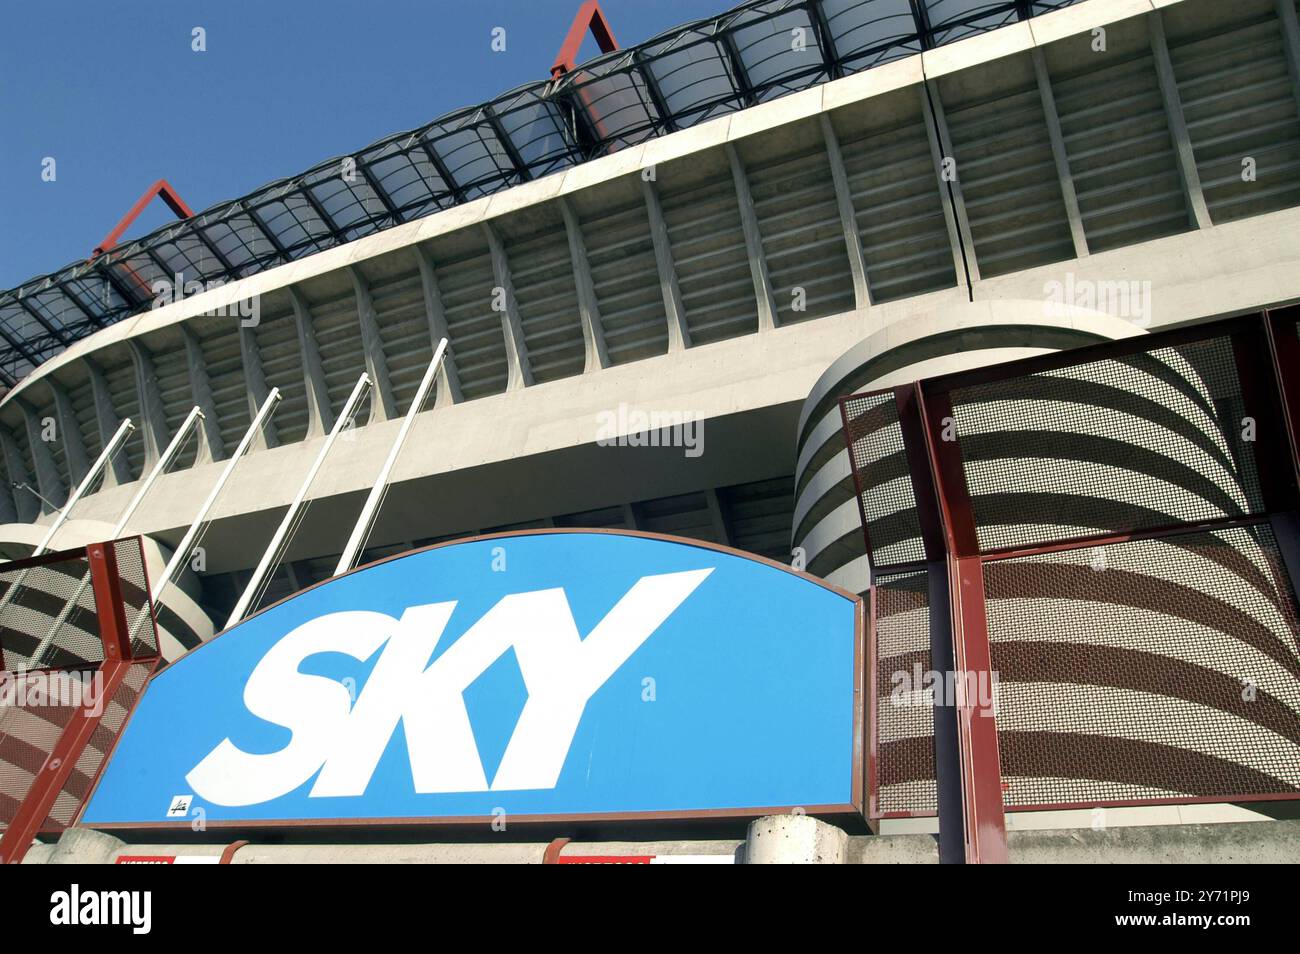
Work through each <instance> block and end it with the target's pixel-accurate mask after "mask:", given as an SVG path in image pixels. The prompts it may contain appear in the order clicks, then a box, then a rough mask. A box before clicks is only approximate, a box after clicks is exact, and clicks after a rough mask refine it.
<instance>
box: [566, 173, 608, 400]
mask: <svg viewBox="0 0 1300 954" xmlns="http://www.w3.org/2000/svg"><path fill="white" fill-rule="evenodd" d="M557 201H558V202H559V205H560V213H561V214H562V215H563V216H564V233H565V235H566V236H567V237H568V239H569V260H570V261H571V262H572V263H573V282H574V285H575V286H577V289H578V317H579V319H580V320H581V321H582V343H583V347H584V349H585V352H586V362H585V364H584V365H583V368H582V371H583V373H584V374H586V373H587V372H589V371H599V370H600V369H601V368H607V367H609V355H608V354H607V353H606V351H605V327H604V325H602V324H601V320H600V304H599V303H598V302H597V301H596V286H595V285H594V284H593V283H592V280H591V266H590V265H589V264H588V262H587V245H586V243H585V242H584V241H583V239H582V229H581V228H580V227H579V226H578V216H577V215H576V214H575V213H574V211H573V205H572V203H570V202H569V200H568V199H567V198H565V197H564V196H561V197H560V198H559V199H558V200H557Z"/></svg>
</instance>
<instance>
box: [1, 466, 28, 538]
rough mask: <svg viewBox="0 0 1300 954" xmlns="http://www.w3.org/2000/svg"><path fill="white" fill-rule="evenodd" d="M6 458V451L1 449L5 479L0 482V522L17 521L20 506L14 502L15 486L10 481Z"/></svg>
mask: <svg viewBox="0 0 1300 954" xmlns="http://www.w3.org/2000/svg"><path fill="white" fill-rule="evenodd" d="M4 458H5V454H4V452H3V451H0V467H4V481H3V483H2V484H0V523H17V522H18V508H17V506H16V505H15V503H14V488H13V486H12V485H10V483H9V479H10V478H9V467H8V463H7V461H6V460H5V459H4ZM22 492H23V493H26V491H22Z"/></svg>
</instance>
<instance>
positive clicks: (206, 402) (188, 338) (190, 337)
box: [179, 325, 226, 466]
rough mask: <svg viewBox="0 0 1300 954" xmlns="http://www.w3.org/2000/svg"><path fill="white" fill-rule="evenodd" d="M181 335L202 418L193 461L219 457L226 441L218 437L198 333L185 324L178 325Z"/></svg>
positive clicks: (219, 430)
mask: <svg viewBox="0 0 1300 954" xmlns="http://www.w3.org/2000/svg"><path fill="white" fill-rule="evenodd" d="M179 327H180V331H181V338H182V339H184V341H185V366H186V368H187V369H188V371H189V376H190V394H191V397H192V399H193V401H194V403H195V404H197V405H198V406H199V410H200V411H202V412H203V420H201V421H200V422H199V436H198V442H199V446H198V450H197V452H196V455H195V458H194V463H195V465H196V466H197V465H199V464H206V463H210V462H211V461H217V460H222V459H224V458H225V456H226V445H225V442H224V441H223V440H222V439H221V427H220V426H219V425H220V422H219V421H218V419H217V404H216V400H215V399H214V398H213V397H212V380H211V378H209V377H208V364H207V362H206V361H205V360H204V359H203V346H202V345H200V344H199V339H198V337H197V336H196V335H195V334H194V332H192V331H190V329H189V328H187V327H185V325H180V326H179Z"/></svg>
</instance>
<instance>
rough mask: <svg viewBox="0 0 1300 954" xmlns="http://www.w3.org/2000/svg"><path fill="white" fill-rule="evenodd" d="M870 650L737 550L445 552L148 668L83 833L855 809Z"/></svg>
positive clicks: (326, 591)
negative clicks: (153, 672) (865, 661)
mask: <svg viewBox="0 0 1300 954" xmlns="http://www.w3.org/2000/svg"><path fill="white" fill-rule="evenodd" d="M861 642H862V607H861V602H860V601H859V600H858V599H857V598H855V597H854V596H853V595H852V594H849V593H845V592H843V591H840V590H837V589H835V588H833V587H830V586H828V585H826V584H824V583H821V582H819V581H817V580H815V579H813V578H811V577H808V576H805V575H802V574H798V573H795V572H793V571H792V570H789V569H787V568H784V567H782V566H780V565H779V564H775V563H770V562H768V561H764V560H760V559H758V558H755V557H752V556H749V555H746V554H743V553H740V552H739V551H735V550H728V549H724V548H716V547H712V546H709V545H707V544H700V543H696V542H693V541H687V540H679V539H675V538H665V537H655V536H649V535H643V534H635V533H622V532H606V531H542V532H527V533H519V534H509V535H502V536H494V537H481V538H475V539H472V540H467V541H463V542H458V543H454V544H448V545H442V546H436V547H432V548H429V549H426V550H421V551H416V552H413V553H409V554H406V555H403V556H400V557H397V558H393V559H390V560H387V561H384V562H381V563H376V564H372V565H370V566H368V567H364V568H362V569H360V570H356V571H354V572H352V573H349V574H347V575H345V576H341V577H338V578H336V579H333V580H329V581H326V582H325V583H322V584H319V585H317V586H315V587H313V588H310V589H307V590H304V591H302V592H301V593H298V594H297V595H295V596H293V597H290V598H289V599H287V600H285V601H283V602H281V603H278V604H276V605H275V606H273V607H271V608H269V609H267V610H265V611H263V612H261V613H259V614H257V615H256V616H253V617H251V618H249V619H247V620H245V621H244V622H242V623H240V624H239V625H238V626H235V627H233V628H231V629H230V630H228V631H226V632H225V633H223V634H221V635H219V636H217V637H215V638H214V639H213V640H212V641H211V642H209V643H207V644H205V645H203V646H201V647H199V648H198V649H195V650H194V651H192V652H190V653H189V654H187V655H186V656H184V657H182V658H181V659H180V660H178V661H177V662H175V663H174V664H173V665H172V666H170V667H169V668H168V669H166V670H164V671H163V672H161V673H159V674H158V675H157V676H155V677H154V678H153V679H152V680H151V681H150V683H149V685H148V688H147V689H146V691H145V693H144V695H143V697H142V699H141V701H140V703H139V705H138V707H137V708H136V710H135V712H134V714H133V715H132V716H131V719H130V721H129V723H128V724H127V727H126V729H125V731H124V732H123V734H122V737H121V740H120V741H119V743H118V746H117V748H116V750H115V751H114V753H113V755H112V757H111V759H110V761H109V763H108V765H107V767H106V768H105V771H104V773H103V775H102V777H101V779H100V781H99V783H98V785H97V786H96V789H95V791H94V793H93V794H92V797H91V799H90V801H89V803H88V804H87V806H86V809H85V811H84V813H83V815H82V819H81V823H82V824H84V825H90V826H118V827H147V826H153V825H157V824H175V825H184V824H192V823H193V822H194V820H195V819H196V818H202V819H203V821H204V823H205V824H215V825H221V824H231V825H235V824H284V823H294V822H298V823H302V822H306V823H321V824H325V823H348V822H358V823H364V822H382V821H386V822H420V823H427V822H429V821H467V822H468V821H475V820H482V819H498V818H499V819H502V820H504V821H505V822H507V823H508V821H509V820H516V819H517V820H523V821H527V820H530V819H532V820H541V819H556V818H567V817H582V818H593V819H600V818H627V817H647V818H650V817H693V816H704V815H734V816H746V815H754V814H759V813H763V812H766V811H768V810H779V809H789V808H795V807H798V808H803V809H804V810H805V811H808V812H810V813H813V812H816V813H824V814H837V813H844V814H847V813H850V812H860V810H861V788H862V785H861V783H862V763H861V760H862V675H861V659H862V652H861V650H862V646H861Z"/></svg>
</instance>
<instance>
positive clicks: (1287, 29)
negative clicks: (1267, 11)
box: [1277, 0, 1300, 113]
mask: <svg viewBox="0 0 1300 954" xmlns="http://www.w3.org/2000/svg"><path fill="white" fill-rule="evenodd" d="M1277 19H1278V23H1279V24H1280V25H1281V27H1282V48H1283V49H1284V50H1286V68H1287V72H1288V73H1290V74H1291V96H1292V98H1293V99H1294V100H1295V105H1296V112H1297V113H1300V24H1297V22H1296V10H1295V3H1294V2H1292V0H1277Z"/></svg>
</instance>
